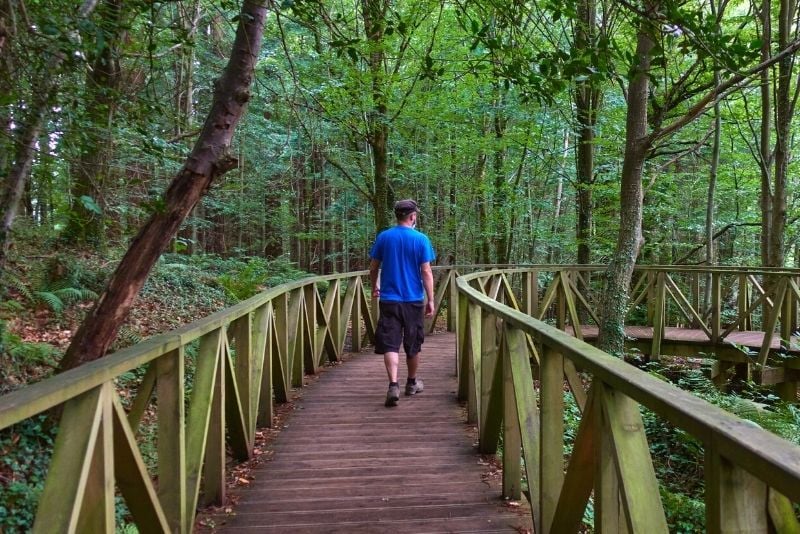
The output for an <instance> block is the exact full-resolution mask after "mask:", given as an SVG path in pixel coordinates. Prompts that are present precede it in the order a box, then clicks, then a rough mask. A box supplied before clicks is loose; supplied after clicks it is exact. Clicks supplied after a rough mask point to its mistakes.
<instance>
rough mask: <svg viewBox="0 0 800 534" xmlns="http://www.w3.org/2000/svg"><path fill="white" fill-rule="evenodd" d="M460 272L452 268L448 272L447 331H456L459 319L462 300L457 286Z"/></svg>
mask: <svg viewBox="0 0 800 534" xmlns="http://www.w3.org/2000/svg"><path fill="white" fill-rule="evenodd" d="M457 276H458V272H457V271H456V270H455V269H450V270H449V271H448V272H447V278H446V280H447V289H448V291H449V292H448V294H447V331H448V332H454V331H455V330H456V322H457V320H458V313H459V309H460V306H461V302H460V301H459V299H458V288H457V287H456V277H457Z"/></svg>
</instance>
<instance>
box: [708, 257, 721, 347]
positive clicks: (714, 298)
mask: <svg viewBox="0 0 800 534" xmlns="http://www.w3.org/2000/svg"><path fill="white" fill-rule="evenodd" d="M721 315H722V288H721V285H720V273H719V271H714V272H712V273H711V328H710V330H711V343H713V344H715V345H716V344H717V343H719V332H720V318H721Z"/></svg>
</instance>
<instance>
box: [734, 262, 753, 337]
mask: <svg viewBox="0 0 800 534" xmlns="http://www.w3.org/2000/svg"><path fill="white" fill-rule="evenodd" d="M737 278H738V279H739V294H738V295H737V299H736V303H737V313H738V317H739V330H750V329H751V328H752V327H753V321H752V319H751V317H750V314H749V313H747V309H748V308H749V307H750V284H748V281H747V274H745V273H740V274H739V276H738V277H737Z"/></svg>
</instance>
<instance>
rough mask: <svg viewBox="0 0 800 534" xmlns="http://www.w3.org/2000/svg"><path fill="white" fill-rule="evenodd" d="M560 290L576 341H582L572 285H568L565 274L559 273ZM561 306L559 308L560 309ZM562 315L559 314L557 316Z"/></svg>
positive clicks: (568, 281) (567, 278)
mask: <svg viewBox="0 0 800 534" xmlns="http://www.w3.org/2000/svg"><path fill="white" fill-rule="evenodd" d="M560 276H561V289H562V297H563V301H564V304H566V308H567V312H568V313H569V320H570V322H571V323H572V330H573V332H574V333H575V337H577V338H578V339H583V332H582V331H581V324H580V323H581V319H580V317H579V316H578V309H577V308H576V307H575V299H574V298H573V296H572V285H571V283H570V280H569V277H568V276H567V273H565V272H563V271H562V272H561V273H560ZM560 307H561V306H559V308H560ZM561 315H562V313H561V312H559V316H561Z"/></svg>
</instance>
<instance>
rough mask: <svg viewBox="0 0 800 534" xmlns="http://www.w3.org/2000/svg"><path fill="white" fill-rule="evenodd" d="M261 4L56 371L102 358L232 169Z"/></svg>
mask: <svg viewBox="0 0 800 534" xmlns="http://www.w3.org/2000/svg"><path fill="white" fill-rule="evenodd" d="M266 14H267V7H266V5H265V4H257V3H251V2H249V1H247V0H245V1H244V2H243V4H242V8H241V13H240V14H239V22H238V26H237V29H236V38H235V39H234V42H233V47H232V51H231V55H230V59H229V60H228V65H227V67H226V68H225V71H224V72H223V73H222V76H221V77H220V79H219V80H218V82H217V84H216V86H215V89H214V99H213V102H212V104H211V109H210V110H209V113H208V116H207V118H206V121H205V124H204V125H203V128H202V130H201V132H200V135H199V136H198V138H197V141H196V143H195V145H194V148H193V150H192V152H191V154H190V155H189V157H188V158H187V159H186V162H185V163H184V165H183V167H182V168H181V170H180V171H179V172H178V174H177V175H176V176H175V177H174V178H173V180H172V183H171V184H170V186H169V188H168V189H167V191H166V193H165V194H164V199H163V208H162V209H160V210H158V211H157V212H155V213H153V215H152V216H151V217H150V219H149V220H148V221H147V223H145V225H144V226H143V227H142V229H141V230H140V231H139V233H138V235H137V236H136V237H135V238H134V240H133V242H132V243H131V245H130V247H129V248H128V251H127V252H126V253H125V255H124V256H123V258H122V260H121V261H120V263H119V265H118V266H117V268H116V269H115V271H114V274H113V275H112V277H111V280H110V281H109V282H108V285H107V286H106V288H105V290H104V291H103V293H102V294H101V295H100V298H99V299H98V300H97V303H96V304H95V306H94V308H93V309H92V310H91V312H89V314H88V315H87V316H86V319H85V320H84V322H83V324H82V325H81V327H80V328H79V329H78V331H77V332H76V334H75V336H74V337H73V339H72V341H71V343H70V346H69V348H68V349H67V351H66V353H65V355H64V358H63V359H62V361H61V365H60V370H61V371H64V370H67V369H71V368H73V367H76V366H78V365H81V364H83V363H86V362H89V361H92V360H96V359H98V358H101V357H102V356H104V355H105V353H106V351H107V350H108V348H109V346H110V345H111V343H112V342H113V341H114V338H115V337H116V334H117V331H118V330H119V327H120V326H121V325H122V323H123V321H124V320H125V318H126V317H127V314H128V312H129V311H130V308H131V305H132V304H133V301H134V299H135V298H136V295H137V294H138V292H139V290H140V289H141V288H142V286H143V285H144V282H145V280H146V279H147V275H148V274H149V272H150V270H151V269H152V268H153V265H154V264H155V262H156V260H157V259H158V257H159V256H160V255H161V253H162V251H163V250H164V249H165V248H166V247H167V246H168V245H169V243H170V241H171V239H172V237H173V236H174V235H175V233H176V232H177V231H178V228H179V227H180V224H181V223H182V222H183V220H184V219H185V218H186V216H187V215H188V214H189V212H190V211H191V210H192V208H193V207H194V206H195V204H197V202H198V200H200V198H201V196H202V195H203V194H204V193H205V192H206V191H207V190H208V188H209V186H210V185H211V184H212V182H214V180H216V179H218V178H219V177H220V176H222V175H223V174H225V173H226V172H227V171H229V170H231V169H233V168H235V167H236V164H237V161H236V160H235V159H234V158H233V157H232V156H231V154H229V152H228V148H229V147H230V142H231V138H232V137H233V134H234V132H235V130H236V124H237V123H238V121H239V119H240V117H241V116H242V113H243V112H244V109H245V106H246V104H247V102H248V101H249V100H250V85H251V83H252V80H253V71H254V69H255V65H256V60H257V59H258V57H259V52H260V50H261V40H262V34H263V28H264V20H265V18H266Z"/></svg>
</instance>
